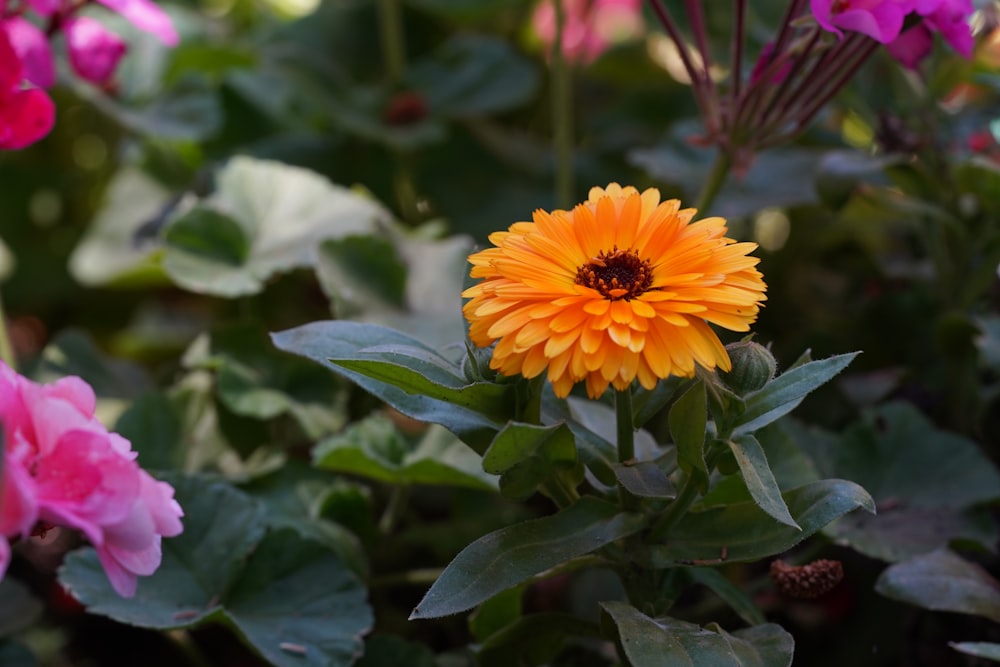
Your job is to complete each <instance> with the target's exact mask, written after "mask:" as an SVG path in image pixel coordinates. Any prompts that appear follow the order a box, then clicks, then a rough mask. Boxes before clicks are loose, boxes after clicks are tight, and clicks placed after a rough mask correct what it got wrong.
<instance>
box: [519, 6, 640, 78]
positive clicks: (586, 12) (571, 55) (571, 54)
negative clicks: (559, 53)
mask: <svg viewBox="0 0 1000 667" xmlns="http://www.w3.org/2000/svg"><path fill="white" fill-rule="evenodd" d="M563 7H564V8H565V12H566V24H565V26H564V28H563V35H562V50H563V55H564V56H565V57H566V59H567V60H570V61H572V62H583V63H588V62H592V61H593V60H595V59H596V58H597V57H598V56H599V55H601V54H602V53H604V52H605V51H607V50H608V49H609V48H610V47H611V46H612V45H614V44H616V43H619V42H623V41H626V40H628V39H631V38H633V37H635V36H637V35H639V34H640V33H641V32H642V25H643V24H642V2H641V0H563ZM531 22H532V26H533V27H534V30H535V32H536V33H537V34H538V37H539V38H540V39H541V40H542V42H543V43H544V44H545V45H546V46H547V47H550V48H551V46H552V44H553V43H554V42H555V38H556V11H555V6H554V5H553V2H552V0H543V1H542V2H541V3H540V4H539V5H538V6H537V7H536V8H535V13H534V15H533V16H532V21H531Z"/></svg>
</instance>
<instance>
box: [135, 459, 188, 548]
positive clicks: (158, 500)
mask: <svg viewBox="0 0 1000 667" xmlns="http://www.w3.org/2000/svg"><path fill="white" fill-rule="evenodd" d="M140 476H141V477H142V499H143V500H144V501H145V503H146V506H147V507H149V511H150V513H151V514H152V516H153V521H154V522H155V523H156V532H157V533H159V534H160V535H163V536H164V537H173V536H174V535H180V534H181V532H182V531H183V530H184V526H183V524H182V523H181V517H182V516H184V510H182V509H181V506H180V504H179V503H178V502H177V501H176V500H174V487H172V486H170V485H169V484H167V483H166V482H160V481H158V480H155V479H153V477H152V476H151V475H150V474H149V473H148V472H146V471H145V470H143V471H142V472H141V473H140Z"/></svg>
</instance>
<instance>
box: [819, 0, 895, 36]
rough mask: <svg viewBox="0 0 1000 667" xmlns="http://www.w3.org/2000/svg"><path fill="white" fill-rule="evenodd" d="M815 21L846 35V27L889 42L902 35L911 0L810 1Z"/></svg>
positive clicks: (851, 30)
mask: <svg viewBox="0 0 1000 667" xmlns="http://www.w3.org/2000/svg"><path fill="white" fill-rule="evenodd" d="M809 4H810V6H811V7H812V12H813V16H815V17H816V22H817V23H819V25H820V26H821V27H822V28H823V29H824V30H827V31H829V32H832V33H836V34H837V35H839V36H841V37H843V35H844V33H843V31H844V30H847V31H849V32H860V33H861V34H864V35H868V36H869V37H871V38H872V39H874V40H875V41H877V42H881V43H882V44H888V43H889V42H891V41H893V40H894V39H896V37H898V36H899V31H900V30H902V28H903V18H904V17H905V16H906V14H907V13H909V11H910V8H911V2H910V0H809Z"/></svg>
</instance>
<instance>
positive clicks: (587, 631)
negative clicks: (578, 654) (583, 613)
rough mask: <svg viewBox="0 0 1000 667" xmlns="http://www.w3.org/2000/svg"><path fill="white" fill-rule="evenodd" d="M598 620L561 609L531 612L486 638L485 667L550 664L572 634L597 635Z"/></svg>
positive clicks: (482, 659)
mask: <svg viewBox="0 0 1000 667" xmlns="http://www.w3.org/2000/svg"><path fill="white" fill-rule="evenodd" d="M599 634H600V629H599V628H598V627H597V624H596V623H593V622H591V621H585V620H583V619H582V618H578V617H576V616H573V615H572V614H566V613H561V612H547V613H540V614H531V615H530V616H524V617H521V618H518V619H516V620H514V621H513V622H512V623H510V624H509V625H507V626H506V627H504V628H503V629H501V630H500V631H498V632H496V633H494V634H493V635H491V636H490V637H489V638H487V639H486V640H485V641H483V642H482V644H481V645H480V649H479V654H478V656H477V658H478V662H477V664H478V665H480V666H481V667H509V665H548V664H551V663H552V661H553V660H554V659H555V657H556V656H557V655H558V654H559V652H560V651H561V650H562V648H563V644H564V642H565V640H566V639H567V638H569V637H588V638H589V637H597V636H599Z"/></svg>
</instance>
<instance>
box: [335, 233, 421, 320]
mask: <svg viewBox="0 0 1000 667" xmlns="http://www.w3.org/2000/svg"><path fill="white" fill-rule="evenodd" d="M316 275H317V277H318V278H319V281H320V285H321V286H322V287H323V291H324V292H326V293H327V294H329V295H330V296H331V297H332V299H333V304H334V314H335V315H336V316H337V317H338V318H340V319H347V318H351V317H355V316H356V315H358V314H359V313H363V312H366V311H385V310H392V309H395V308H402V307H403V306H404V305H405V303H404V300H405V298H406V294H405V291H406V267H405V266H404V265H403V263H402V261H401V260H400V257H399V255H398V253H397V252H396V246H395V245H394V244H393V243H392V242H391V241H389V240H388V239H385V238H380V237H378V236H348V237H345V238H342V239H332V240H330V241H326V242H325V243H323V245H322V246H321V247H320V254H319V260H318V262H317V265H316Z"/></svg>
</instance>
